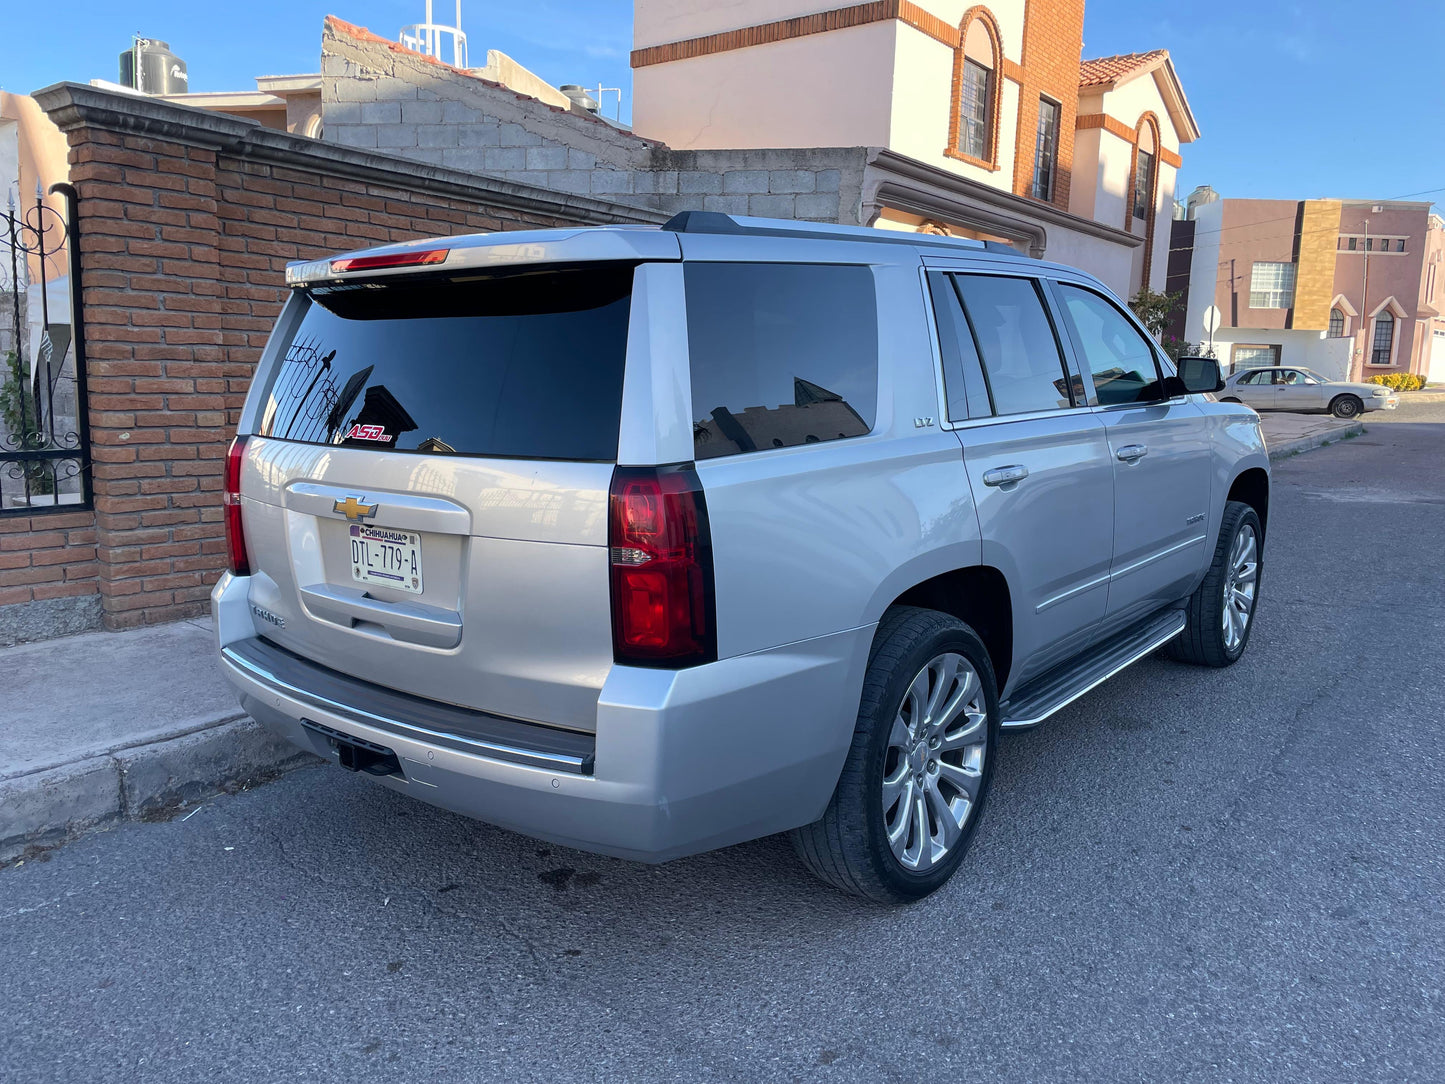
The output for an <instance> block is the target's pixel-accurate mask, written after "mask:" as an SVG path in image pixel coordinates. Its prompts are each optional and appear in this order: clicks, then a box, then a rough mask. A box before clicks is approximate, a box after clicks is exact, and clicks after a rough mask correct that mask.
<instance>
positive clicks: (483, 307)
mask: <svg viewBox="0 0 1445 1084" xmlns="http://www.w3.org/2000/svg"><path fill="white" fill-rule="evenodd" d="M632 270H633V269H632V265H630V264H627V265H619V264H606V265H599V266H593V267H587V268H580V269H568V270H556V269H552V270H547V271H539V272H531V273H525V274H511V275H506V276H490V277H482V276H477V277H468V278H452V279H446V280H439V279H436V278H429V279H413V280H410V281H406V282H397V281H395V280H393V281H392V282H389V283H370V284H347V285H346V286H343V287H336V288H332V289H325V290H323V289H317V290H313V291H311V292H310V294H309V296H310V299H311V304H310V305H309V306H308V307H307V309H306V313H305V316H304V317H303V318H302V320H301V322H300V325H299V326H298V327H297V328H296V331H295V334H294V335H292V337H291V340H290V342H288V343H287V344H286V349H285V353H284V356H283V360H282V361H281V362H280V365H279V367H278V369H277V371H276V374H275V378H274V380H273V381H272V383H271V390H270V394H269V396H268V398H267V401H266V405H265V409H264V412H263V415H262V418H261V427H260V433H261V435H262V436H267V437H275V438H277V439H280V440H294V441H302V442H304V443H307V444H338V445H344V446H348V447H356V448H378V449H380V448H387V449H394V450H396V451H403V452H424V453H430V454H441V455H447V454H457V455H478V456H497V457H502V458H516V459H573V460H603V461H606V460H614V459H616V458H617V429H618V423H619V419H620V417H621V413H622V367H623V360H624V357H625V355H626V352H627V316H628V309H629V306H630V303H631V301H630V299H631V292H632Z"/></svg>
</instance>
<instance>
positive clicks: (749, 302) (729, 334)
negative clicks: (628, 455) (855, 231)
mask: <svg viewBox="0 0 1445 1084" xmlns="http://www.w3.org/2000/svg"><path fill="white" fill-rule="evenodd" d="M683 274H684V276H685V279H686V285H687V343H688V354H689V357H690V359H691V368H692V419H693V426H692V434H693V454H694V455H695V456H696V457H697V458H698V459H708V458H711V457H713V456H719V455H736V454H737V453H739V452H752V451H758V450H763V449H768V448H785V447H789V446H792V445H796V444H813V443H818V442H821V441H827V440H838V439H839V438H841V437H858V436H862V435H864V434H865V433H867V432H868V431H869V430H871V429H872V428H873V420H874V415H875V413H876V412H877V409H878V305H877V301H876V299H875V295H874V286H873V272H872V271H871V270H870V269H869V268H867V267H845V266H832V265H816V264H775V263H773V264H749V263H690V264H687V265H685V270H684V272H683Z"/></svg>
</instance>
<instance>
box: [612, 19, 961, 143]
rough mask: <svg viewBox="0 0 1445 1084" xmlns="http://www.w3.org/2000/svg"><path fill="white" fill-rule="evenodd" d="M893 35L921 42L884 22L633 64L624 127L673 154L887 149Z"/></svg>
mask: <svg viewBox="0 0 1445 1084" xmlns="http://www.w3.org/2000/svg"><path fill="white" fill-rule="evenodd" d="M765 21H766V20H765ZM737 25H739V26H744V25H747V24H746V23H739V24H737ZM898 34H910V35H913V36H916V37H921V36H922V35H919V34H918V33H917V31H914V30H910V29H908V28H907V27H901V28H900V26H899V24H898V23H897V22H895V21H892V20H889V21H885V22H878V23H870V24H868V25H866V26H855V27H850V28H848V29H846V30H834V31H830V32H828V33H826V34H810V35H808V36H806V37H801V38H793V39H791V40H788V41H779V42H772V43H769V44H765V45H755V46H752V47H751V48H747V49H734V50H731V51H729V52H722V53H714V54H712V55H709V56H699V57H693V58H690V59H687V60H676V61H671V62H668V63H665V64H650V65H647V66H645V67H641V68H638V69H636V70H635V71H634V72H633V76H632V124H633V130H634V131H635V132H637V134H638V135H641V136H645V137H646V138H648V139H655V140H659V141H661V142H663V143H666V144H667V145H668V146H670V147H674V148H676V149H678V150H693V149H712V148H735V147H746V148H754V147H861V146H887V145H888V143H889V138H890V136H889V125H890V121H891V112H892V103H893V93H894V92H893V78H892V77H893V64H892V57H893V51H894V40H895V36H896V35H898ZM937 48H938V49H939V50H940V51H942V50H943V47H942V46H938V47H937ZM951 78H952V75H951V73H950V74H949V75H947V76H945V77H944V83H943V91H942V92H943V94H944V95H945V99H946V96H947V93H948V84H949V80H950V79H951ZM946 110H947V106H946V105H945V118H946ZM947 132H948V129H947V120H946V119H945V121H944V129H943V136H942V139H943V141H945V142H946V141H947ZM938 150H939V151H941V150H942V143H939V146H938Z"/></svg>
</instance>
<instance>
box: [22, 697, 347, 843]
mask: <svg viewBox="0 0 1445 1084" xmlns="http://www.w3.org/2000/svg"><path fill="white" fill-rule="evenodd" d="M313 763H315V764H319V763H321V760H320V758H318V757H315V756H313V755H312V754H310V753H306V752H303V751H301V750H300V749H297V748H296V747H295V746H293V745H291V744H290V743H289V742H286V741H283V740H282V739H281V738H278V737H276V736H274V735H273V734H271V733H270V732H269V731H267V730H264V729H262V727H261V726H260V725H259V724H258V723H256V722H255V721H253V720H251V719H249V718H246V717H241V718H239V719H238V718H234V717H232V718H230V719H228V720H224V721H219V722H217V723H216V724H214V725H211V726H207V727H205V728H204V729H200V730H195V729H192V730H189V731H187V732H186V733H183V734H179V735H170V736H167V737H165V738H163V739H161V740H158V741H151V742H146V743H144V744H140V745H134V746H130V747H127V748H123V749H118V750H115V751H113V752H108V753H102V754H100V755H93V756H88V757H85V758H83V759H80V760H75V761H72V762H71V763H68V764H62V765H60V766H58V767H52V768H46V769H43V770H40V771H34V772H30V773H28V774H26V775H21V776H16V777H13V778H10V779H5V780H0V863H6V862H10V861H13V860H14V859H16V858H19V857H21V856H22V855H24V854H25V852H26V851H27V850H28V849H29V848H32V847H52V846H56V845H58V844H61V843H65V842H67V841H69V840H72V839H75V838H77V837H78V836H80V835H82V834H84V833H85V832H88V831H90V830H92V829H96V828H103V827H109V826H110V825H113V824H116V823H119V822H120V821H125V820H168V819H169V818H170V817H171V816H173V815H174V814H175V813H176V812H177V811H179V810H180V809H181V808H182V807H183V806H184V805H186V804H188V803H193V802H197V801H199V800H201V799H204V798H208V797H210V796H212V795H215V794H220V793H230V792H233V791H236V790H240V789H244V788H246V787H248V786H252V785H254V784H256V783H261V782H265V781H266V780H268V779H273V778H275V777H276V776H278V775H280V774H281V773H283V772H287V771H290V770H291V769H293V768H299V767H302V766H304V765H307V764H313Z"/></svg>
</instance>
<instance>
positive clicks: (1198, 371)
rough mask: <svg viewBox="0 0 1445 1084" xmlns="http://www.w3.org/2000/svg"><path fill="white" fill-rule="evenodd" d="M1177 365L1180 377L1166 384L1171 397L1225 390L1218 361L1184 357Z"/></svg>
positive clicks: (1175, 377) (1169, 379) (1170, 378)
mask: <svg viewBox="0 0 1445 1084" xmlns="http://www.w3.org/2000/svg"><path fill="white" fill-rule="evenodd" d="M1175 365H1177V366H1178V368H1179V375H1178V376H1172V377H1169V378H1168V379H1167V380H1165V382H1164V384H1165V390H1166V391H1167V392H1169V394H1170V395H1171V396H1175V395H1194V394H1196V393H1198V392H1202V391H1223V390H1224V378H1223V377H1222V376H1220V375H1219V361H1218V360H1217V359H1215V358H1192V357H1182V358H1178V359H1176V361H1175Z"/></svg>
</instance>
